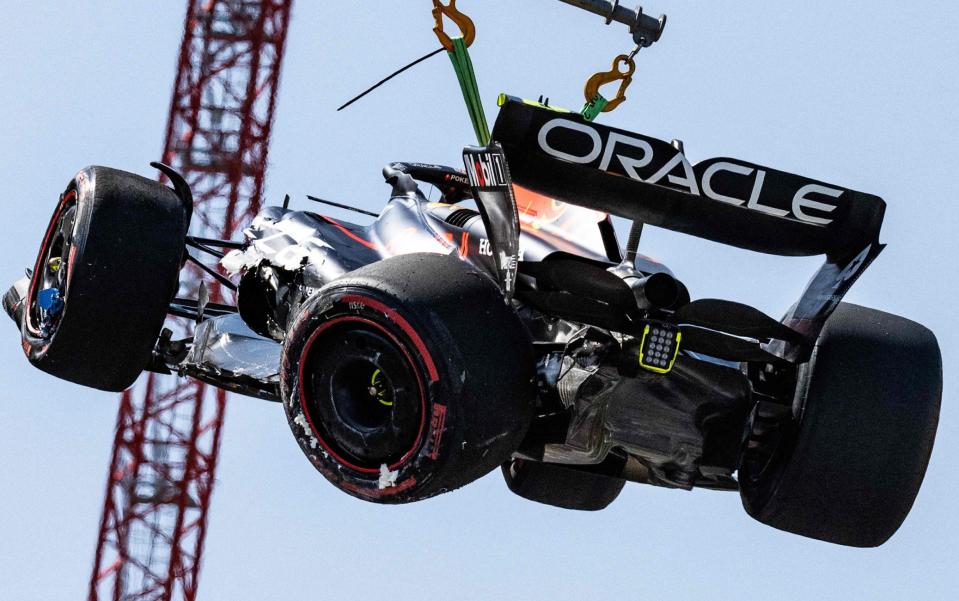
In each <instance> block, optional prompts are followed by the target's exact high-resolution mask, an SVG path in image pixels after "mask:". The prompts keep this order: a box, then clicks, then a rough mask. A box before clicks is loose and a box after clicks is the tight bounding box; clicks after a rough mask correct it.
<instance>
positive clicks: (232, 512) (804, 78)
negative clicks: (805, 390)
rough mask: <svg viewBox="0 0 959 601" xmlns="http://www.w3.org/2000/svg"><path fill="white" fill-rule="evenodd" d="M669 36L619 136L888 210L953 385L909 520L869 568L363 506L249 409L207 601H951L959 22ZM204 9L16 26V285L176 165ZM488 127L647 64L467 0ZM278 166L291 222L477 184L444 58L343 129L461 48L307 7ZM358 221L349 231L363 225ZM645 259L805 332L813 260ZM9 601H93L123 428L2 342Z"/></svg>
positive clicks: (472, 500)
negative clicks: (812, 181) (298, 209)
mask: <svg viewBox="0 0 959 601" xmlns="http://www.w3.org/2000/svg"><path fill="white" fill-rule="evenodd" d="M645 4H646V9H647V12H650V13H659V12H667V13H668V14H669V16H670V22H669V26H668V28H667V32H666V34H665V36H664V38H663V41H662V42H661V43H660V44H658V45H657V46H655V47H654V48H653V49H650V50H646V51H643V53H641V55H640V57H639V61H638V69H637V73H636V76H635V83H634V84H633V87H632V88H631V90H630V93H629V100H628V102H627V103H626V104H625V105H624V106H623V107H622V108H620V109H619V110H618V111H616V112H615V113H612V114H611V115H607V116H604V117H603V121H604V122H605V123H608V124H611V125H616V126H619V127H623V128H626V129H630V130H633V131H639V132H643V133H647V134H649V135H653V136H656V137H659V138H663V139H667V140H668V139H671V138H681V139H683V140H684V141H685V143H686V152H687V155H688V156H689V157H690V159H691V160H693V161H694V162H695V161H698V160H702V159H705V158H710V157H714V156H733V157H737V158H741V159H744V160H749V161H754V162H758V163H761V164H765V165H769V166H773V167H776V168H780V169H784V170H786V171H792V172H795V173H801V174H805V175H808V176H810V177H814V178H817V179H822V180H825V181H829V182H833V183H836V184H839V185H843V186H847V187H850V188H854V189H858V190H863V191H866V192H872V193H875V194H878V195H880V196H882V197H884V198H885V199H886V200H887V202H888V203H889V209H888V213H887V218H886V224H885V227H884V230H883V240H884V241H885V242H887V243H889V248H888V249H887V251H886V252H885V253H884V254H883V255H882V256H881V257H880V259H879V260H878V261H877V262H876V264H875V265H874V266H873V267H872V268H871V269H870V270H869V271H868V272H867V274H866V276H865V277H863V278H862V280H860V282H858V283H857V284H856V286H855V287H854V289H853V291H852V292H851V294H850V296H849V300H851V301H853V302H857V303H860V304H865V305H869V306H873V307H876V308H879V309H882V310H886V311H890V312H894V313H899V314H902V315H905V316H907V317H910V318H912V319H915V320H917V321H920V322H922V323H924V324H926V325H927V326H929V327H931V328H932V329H933V330H934V331H935V332H936V334H937V335H938V337H939V341H940V344H941V346H942V349H943V359H944V366H945V376H946V381H945V398H944V400H943V412H942V419H941V425H940V430H939V438H938V442H937V445H936V449H935V451H934V453H933V457H932V463H931V466H930V469H929V473H928V475H927V479H926V483H925V485H924V486H923V489H922V491H921V492H920V494H919V498H918V500H917V502H916V506H915V508H914V510H913V513H912V515H911V516H910V517H909V518H908V520H907V521H906V523H905V525H904V526H903V528H902V529H901V531H900V532H899V533H898V534H897V535H896V536H895V537H894V538H893V539H892V540H891V541H890V542H889V543H887V544H886V545H885V546H883V547H881V548H879V549H874V550H853V549H846V548H842V547H836V546H830V545H827V544H824V543H819V542H814V541H810V540H806V539H802V538H799V537H796V536H792V535H787V534H784V533H780V532H778V531H775V530H772V529H770V528H767V527H764V526H762V525H760V524H758V523H756V522H753V521H752V520H751V519H750V518H748V517H747V516H746V514H745V513H744V512H743V511H742V508H741V506H740V502H739V498H738V496H737V495H735V494H723V493H714V492H707V491H703V492H693V493H683V492H677V491H668V490H660V489H655V488H651V487H645V486H641V485H631V486H627V488H626V490H625V491H624V493H623V495H622V496H621V497H620V498H619V500H618V501H617V502H616V503H614V504H613V505H612V506H611V507H610V508H609V509H608V510H606V511H604V512H600V513H596V514H586V515H584V514H576V513H572V512H564V511H561V510H557V509H552V508H548V507H545V506H541V505H536V504H532V503H529V502H526V501H523V500H522V499H520V498H518V497H515V496H513V495H512V494H511V493H509V491H508V490H507V489H506V487H505V486H504V484H503V482H502V481H501V478H500V476H499V475H498V474H495V473H494V474H493V475H491V476H489V477H487V478H484V479H483V480H481V481H479V482H477V483H475V484H473V485H471V486H468V487H466V488H465V489H463V490H460V491H457V492H454V493H451V494H447V495H444V496H441V497H439V498H436V499H432V500H429V501H426V502H423V503H419V504H414V505H409V506H404V507H380V506H374V505H369V504H364V503H362V502H360V501H357V500H355V499H353V498H351V497H347V496H345V495H343V494H341V493H339V492H337V491H336V490H335V489H334V488H333V487H332V486H330V485H329V484H327V482H326V481H325V480H324V479H323V478H322V477H320V476H319V475H318V474H317V473H316V472H315V471H314V470H313V468H312V467H311V466H310V465H309V464H308V462H307V461H306V460H305V458H304V457H303V456H302V454H301V452H300V450H299V449H298V448H297V446H296V444H295V442H294V441H293V439H292V436H291V435H290V433H289V431H288V428H287V425H286V422H285V418H284V416H283V414H282V410H281V408H280V407H279V406H275V405H272V404H267V403H264V402H261V401H257V400H254V399H248V398H243V397H236V398H235V399H234V400H232V401H231V403H230V405H229V409H228V415H227V424H226V429H225V435H224V444H223V449H222V455H221V466H220V471H219V480H218V484H217V489H216V491H215V493H214V507H213V511H212V514H211V521H210V530H209V536H208V539H207V548H206V551H207V553H206V561H205V565H204V571H203V575H202V578H201V584H200V590H201V598H205V599H263V598H271V599H325V598H337V597H339V598H344V597H345V598H352V597H354V596H357V595H358V594H363V595H365V596H369V597H370V598H376V597H381V596H387V595H389V596H390V597H392V598H396V599H418V600H424V599H450V598H455V599H477V600H479V599H490V598H498V599H524V600H540V599H542V600H547V599H549V600H562V599H594V598H607V599H611V598H624V599H637V598H655V599H680V600H681V599H703V598H709V599H717V598H718V599H766V598H769V597H775V598H778V599H780V600H784V601H785V600H791V599H810V598H815V599H870V600H879V599H902V598H921V599H948V598H953V597H954V594H955V592H954V579H953V577H952V576H951V573H952V572H953V571H954V568H955V565H956V560H957V553H956V549H955V541H956V540H957V539H959V518H957V517H956V512H955V509H954V508H955V501H954V490H953V489H952V486H954V482H955V481H956V479H957V476H959V474H957V470H956V467H955V461H956V460H955V458H956V456H957V452H959V411H957V409H956V405H955V399H956V397H955V394H954V393H953V390H954V384H955V383H956V379H955V371H954V369H953V366H954V365H955V359H956V351H955V349H956V345H957V343H959V326H957V325H956V320H955V318H954V317H953V313H952V311H953V307H952V305H953V300H952V299H953V298H954V297H955V296H956V294H957V277H959V270H957V267H956V260H955V255H956V253H957V251H959V243H957V242H956V231H957V229H959V217H957V216H959V210H957V209H956V203H957V200H959V199H957V192H959V186H957V184H956V175H955V172H956V168H957V167H959V161H957V158H956V157H957V154H959V143H957V141H956V136H957V133H959V116H957V112H956V104H957V100H959V83H957V78H956V77H955V73H956V67H957V64H956V61H957V59H956V57H957V56H959V38H957V35H956V31H959V9H957V8H956V7H955V4H954V3H952V2H934V1H929V2H923V3H921V5H919V4H915V5H909V4H903V3H898V2H891V1H882V2H865V1H852V2H843V3H833V2H826V1H820V0H810V1H807V2H790V3H785V2H778V3H770V2H758V1H755V2H740V3H735V4H734V3H728V2H682V3H680V2H675V1H669V0H660V2H658V3H655V2H646V3H645ZM184 5H185V2H183V1H181V0H167V1H161V0H150V1H147V0H126V1H124V2H119V1H112V2H110V1H104V0H101V1H98V2H91V1H78V2H63V1H60V2H53V1H47V0H35V1H34V2H29V3H21V2H16V3H15V2H13V1H12V0H0V6H2V7H3V8H4V9H5V10H4V11H3V13H4V14H5V15H6V16H7V27H6V31H5V32H4V35H3V36H0V57H2V58H0V82H2V83H0V109H2V125H0V142H2V143H0V203H2V207H3V212H4V216H5V224H6V227H5V228H4V230H5V231H4V235H3V236H2V237H0V248H2V252H0V256H2V257H3V261H2V262H0V281H3V282H7V281H9V282H12V281H13V280H15V279H16V278H18V277H19V276H20V274H21V273H22V270H23V268H24V267H25V266H27V265H28V264H30V263H31V262H32V261H33V258H34V256H35V249H36V246H37V244H38V242H39V238H40V236H41V234H42V231H43V228H44V227H45V224H46V222H47V220H48V218H49V215H50V212H51V211H52V209H53V207H54V203H55V201H56V198H57V194H58V193H59V192H60V191H61V190H62V188H63V186H64V185H65V184H66V183H67V181H68V180H69V178H70V176H71V175H72V174H73V173H74V172H76V171H77V170H78V169H80V168H81V167H83V166H85V165H87V164H91V163H97V164H106V165H111V166H114V167H119V168H123V169H127V170H131V171H137V172H140V173H144V174H150V170H149V167H148V166H147V164H148V163H149V162H150V161H151V160H156V159H157V158H158V156H159V153H160V150H161V148H160V146H161V142H162V140H161V138H162V133H163V128H164V125H165V120H166V111H167V107H168V102H169V95H170V89H171V86H172V78H173V74H174V65H175V58H176V51H177V46H178V44H179V37H180V29H181V25H182V17H183V14H182V13H183V9H184ZM460 6H461V8H462V9H463V10H464V11H466V12H468V13H470V14H471V15H473V17H474V19H475V21H476V23H477V27H478V38H477V42H476V44H475V46H474V47H473V49H472V54H473V58H474V62H475V66H476V71H477V76H478V79H479V82H480V86H481V90H482V92H483V96H484V99H485V100H486V106H487V112H488V114H489V115H490V117H491V119H492V117H493V115H494V114H495V103H494V101H495V97H496V94H497V93H498V92H501V91H504V92H509V93H511V94H514V95H519V96H526V97H534V98H535V97H537V96H539V95H540V94H545V95H547V96H549V97H550V98H551V99H552V102H553V104H556V105H565V106H569V107H573V108H578V107H579V106H580V104H581V102H582V97H581V89H582V85H583V82H584V81H585V80H586V78H587V77H588V76H589V75H590V74H591V73H593V72H595V71H597V70H599V69H606V68H608V65H609V62H610V61H611V59H612V57H613V56H615V55H616V54H618V53H619V52H621V51H624V50H628V49H629V40H628V37H627V35H626V34H625V32H624V30H623V28H621V27H604V26H603V24H602V21H601V19H599V18H598V17H593V16H590V15H587V14H586V13H582V12H579V11H576V10H574V9H572V8H569V7H566V6H562V5H560V4H559V3H558V2H555V1H554V0H526V1H523V2H515V1H513V2H510V1H508V0H485V1H482V2H481V1H480V0H460ZM294 10H295V14H294V18H293V24H292V28H291V31H290V38H289V48H288V54H287V62H286V69H285V72H284V76H283V83H282V88H281V95H280V103H279V107H278V118H277V121H276V128H275V135H274V140H273V146H272V151H271V155H270V169H269V178H268V200H269V201H271V202H279V201H280V200H281V199H282V197H283V195H284V194H285V193H290V194H291V195H293V197H294V202H295V203H301V205H302V206H306V201H305V200H304V199H303V195H304V194H306V193H313V194H317V195H320V196H324V197H326V198H331V199H338V200H341V201H346V202H353V203H356V204H358V205H361V206H364V207H366V208H369V209H376V208H378V207H379V206H380V205H381V204H382V203H383V202H384V201H385V200H386V197H387V193H388V188H387V187H386V186H385V185H384V184H383V183H382V179H381V177H380V174H379V171H380V168H381V167H382V165H384V164H385V163H387V162H389V161H394V160H417V161H428V162H438V163H447V164H454V165H455V164H457V162H458V160H459V156H460V152H461V149H462V146H463V145H464V144H467V143H471V142H472V141H473V140H472V130H471V127H470V125H469V121H468V120H467V118H466V112H465V109H464V107H463V105H462V100H461V98H460V96H459V90H458V87H457V84H456V82H455V79H454V76H453V73H452V69H451V67H450V65H449V61H447V60H446V59H445V58H443V57H437V58H435V59H433V60H432V61H430V62H428V63H426V64H424V65H422V66H420V67H418V68H417V69H416V70H414V71H412V72H410V73H408V74H407V75H405V76H404V77H403V78H402V79H400V80H397V81H395V82H392V83H391V84H390V85H389V86H388V87H386V88H384V89H382V90H380V91H379V92H377V93H375V94H374V95H372V96H370V97H368V98H366V99H364V100H363V101H361V102H360V103H358V104H356V105H355V106H353V107H352V108H350V109H349V110H347V111H345V112H342V113H336V112H335V108H336V107H337V106H339V105H340V104H341V103H342V102H344V101H345V100H347V99H349V98H350V97H352V96H353V95H354V94H355V93H357V92H359V91H360V90H362V89H364V88H365V87H366V86H367V85H369V84H370V83H372V82H373V81H376V80H378V79H379V78H381V77H382V76H383V75H385V74H386V73H388V72H390V71H392V70H393V69H394V68H396V67H398V66H400V65H401V64H404V63H405V62H407V61H408V60H411V59H413V58H415V57H417V56H420V55H422V54H424V53H426V52H427V51H429V50H431V49H433V48H434V47H436V41H435V38H434V37H433V34H432V33H431V31H430V29H431V27H432V25H431V20H430V15H429V2H426V1H425V0H423V1H421V2H409V1H404V2H395V1H393V2H387V1H385V0H368V1H366V2H315V1H314V2H310V1H309V0H299V1H298V2H297V3H296V6H295V9H294ZM340 216H344V215H340ZM643 250H644V251H645V252H647V253H648V254H651V255H654V256H656V257H659V258H660V259H662V260H664V261H666V262H667V263H669V264H670V265H671V266H672V267H673V269H674V271H675V272H676V273H677V275H678V276H679V277H680V278H682V279H683V280H684V281H685V282H686V284H687V285H688V286H689V288H690V290H691V291H692V294H693V296H694V297H709V296H711V297H723V298H730V299H736V300H741V301H746V302H750V303H752V304H754V305H756V306H758V307H759V308H761V309H763V310H766V311H768V312H770V313H772V314H780V313H782V311H784V310H785V309H786V308H787V307H788V306H789V304H790V303H791V302H792V301H793V300H794V299H795V298H797V297H798V295H799V293H800V291H801V289H802V287H803V285H804V284H805V282H806V279H807V278H808V277H809V275H811V273H812V271H813V270H814V269H815V266H816V263H817V261H816V260H815V259H812V260H807V259H785V258H775V257H765V256H761V255H757V254H751V253H747V252H744V251H739V250H734V249H729V248H724V247H721V246H719V245H716V244H711V243H707V242H703V241H698V240H695V239H691V238H686V237H683V236H680V235H677V234H671V233H668V232H663V231H659V230H653V229H651V230H650V231H649V232H648V234H647V235H646V237H645V239H644V241H643ZM0 332H5V334H4V337H5V339H6V343H5V344H2V345H0V378H2V382H3V389H2V392H0V397H2V398H0V557H2V558H3V560H2V561H0V596H2V597H3V598H5V599H70V598H74V599H75V598H79V597H81V596H82V595H83V594H84V592H85V590H86V583H87V580H88V578H89V572H90V569H91V564H92V553H93V549H94V544H95V537H96V530H97V524H98V519H99V514H100V506H101V502H102V498H103V490H104V484H105V479H106V469H107V462H108V459H109V450H110V443H111V440H112V433H113V427H114V418H115V413H116V407H117V401H118V398H117V396H116V395H111V394H106V393H100V392H96V391H92V390H86V389H83V388H79V387H76V386H73V385H70V384H67V383H65V382H59V381H57V380H55V379H52V378H50V377H49V376H47V375H45V374H43V373H41V372H39V371H36V370H33V369H31V368H30V367H29V366H28V364H27V362H26V360H25V359H24V357H23V356H22V353H21V351H20V349H19V345H18V344H17V335H16V331H15V330H14V328H13V327H12V325H6V326H3V325H0Z"/></svg>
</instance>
